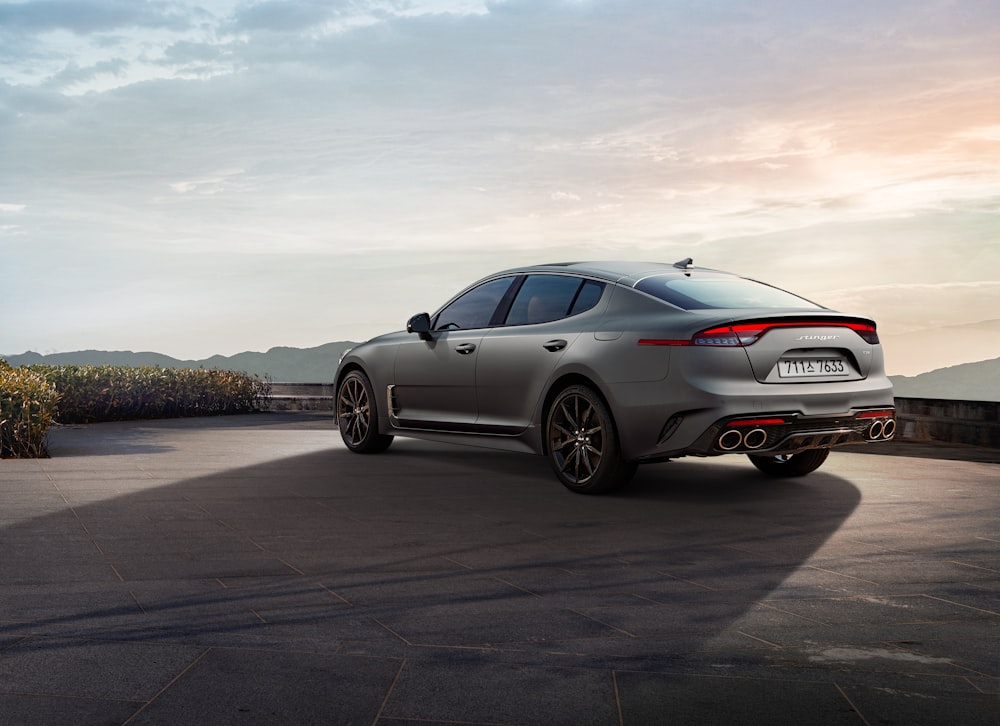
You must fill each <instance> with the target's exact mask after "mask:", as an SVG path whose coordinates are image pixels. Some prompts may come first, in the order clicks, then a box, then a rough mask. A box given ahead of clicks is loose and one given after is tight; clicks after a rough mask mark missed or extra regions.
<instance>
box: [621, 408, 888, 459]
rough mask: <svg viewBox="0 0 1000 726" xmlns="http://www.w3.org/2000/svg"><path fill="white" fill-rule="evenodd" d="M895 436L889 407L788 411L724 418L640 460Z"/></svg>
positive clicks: (777, 450) (768, 451) (783, 450)
mask: <svg viewBox="0 0 1000 726" xmlns="http://www.w3.org/2000/svg"><path fill="white" fill-rule="evenodd" d="M680 423H681V422H680V421H679V422H678V425H680ZM895 432H896V411H895V408H894V407H892V406H879V407H872V408H863V409H852V410H851V411H849V412H847V413H844V414H842V415H836V416H829V415H822V416H806V415H803V414H801V413H787V412H782V413H764V414H760V413H755V414H753V415H750V416H727V417H725V418H723V419H720V420H718V421H716V422H715V423H713V424H712V425H711V426H709V427H708V428H707V429H705V431H704V432H703V433H702V434H701V435H700V436H699V437H698V438H697V439H696V440H695V441H694V442H693V443H692V444H691V445H690V446H688V447H685V448H684V449H681V450H675V451H670V452H658V453H656V454H652V455H648V456H643V457H640V459H639V460H640V461H656V460H663V459H669V458H677V457H680V456H719V455H722V454H754V455H763V456H778V455H783V454H794V453H797V452H800V451H805V450H806V449H828V448H833V447H835V446H846V445H848V444H864V443H879V442H885V441H890V440H891V439H892V438H893V436H894V435H895Z"/></svg>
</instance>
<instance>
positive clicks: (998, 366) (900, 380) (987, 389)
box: [889, 358, 1000, 401]
mask: <svg viewBox="0 0 1000 726" xmlns="http://www.w3.org/2000/svg"><path fill="white" fill-rule="evenodd" d="M889 378H890V380H891V381H892V388H893V393H894V394H895V395H896V396H899V397H900V398H945V399H952V400H957V401H1000V358H994V359H993V360H984V361H979V362H978V363H963V364H962V365H957V366H951V367H949V368H941V369H939V370H936V371H930V372H928V373H921V374H920V375H919V376H912V377H910V376H890V377H889Z"/></svg>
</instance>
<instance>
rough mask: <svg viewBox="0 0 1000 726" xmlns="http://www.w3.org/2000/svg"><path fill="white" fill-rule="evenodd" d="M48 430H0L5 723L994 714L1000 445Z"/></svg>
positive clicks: (288, 420)
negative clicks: (824, 450) (631, 445)
mask: <svg viewBox="0 0 1000 726" xmlns="http://www.w3.org/2000/svg"><path fill="white" fill-rule="evenodd" d="M50 444H51V451H52V458H50V459H45V460H35V461H23V460H20V461H11V460H5V461H2V462H0V723H2V724H12V725H13V724H17V725H18V726H20V725H22V724H126V723H127V724H171V725H174V724H230V723H232V724H378V725H380V726H389V725H395V724H398V725H399V726H404V725H405V726H416V725H419V724H480V725H485V724H503V725H512V724H545V725H551V724H570V725H576V724H610V725H614V724H619V725H621V724H628V725H634V724H714V723H718V724H761V723H766V724H786V723H787V724H809V723H816V724H827V723H830V724H841V723H843V724H869V725H871V726H874V725H875V724H944V723H962V724H1000V700H998V698H1000V486H998V484H1000V467H998V466H997V465H996V464H994V463H986V462H985V461H968V460H966V461H962V460H940V459H937V458H925V455H926V452H921V451H917V450H910V451H908V452H905V454H906V455H898V456H878V455H871V454H868V453H855V452H837V453H835V454H834V455H833V456H831V458H830V459H829V460H828V462H827V464H826V465H825V466H824V468H823V469H821V470H820V471H818V472H816V473H815V474H813V475H811V476H809V477H806V478H804V479H801V480H796V481H774V480H769V479H766V478H764V477H763V476H761V475H759V474H758V473H757V471H756V470H755V469H754V468H753V467H752V466H750V465H749V463H748V462H746V461H745V460H742V459H739V458H735V457H723V458H720V459H713V460H688V459H685V460H680V461H675V462H669V463H666V464H659V465H655V466H649V467H646V468H643V469H641V470H640V473H639V475H638V477H637V478H636V480H635V482H634V483H633V485H632V487H631V488H629V489H627V490H626V491H625V492H623V493H621V494H619V495H616V496H611V497H585V496H577V495H573V494H571V493H569V492H567V491H565V490H564V489H563V488H562V487H561V486H560V485H559V484H558V483H557V482H556V481H555V479H553V478H552V477H551V475H550V474H549V471H548V468H547V464H546V463H545V461H544V460H543V459H541V458H536V457H530V456H525V455H517V454H504V453H495V452H489V451H484V450H479V449H473V448H464V447H452V446H444V445H436V444H430V443H424V442H416V441H404V440H397V441H396V442H395V443H394V444H393V447H392V448H391V449H390V450H389V452H387V453H386V454H385V455H382V456H377V457H361V456H356V455H352V454H350V453H349V452H347V451H346V450H345V449H344V448H343V447H342V446H341V445H340V442H339V438H338V437H337V434H336V433H335V431H334V430H333V427H332V424H331V422H330V420H329V418H328V415H318V414H312V413H305V412H303V413H276V414H262V415H258V416H239V417H231V418H215V419H186V420H174V421H157V422H134V423H121V424H100V425H93V426H84V427H73V428H65V429H61V430H58V431H56V432H55V433H54V434H53V435H52V437H51V442H50ZM931 456H933V452H931ZM986 461H988V458H987V460H986Z"/></svg>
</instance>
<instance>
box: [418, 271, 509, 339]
mask: <svg viewBox="0 0 1000 726" xmlns="http://www.w3.org/2000/svg"><path fill="white" fill-rule="evenodd" d="M513 281H514V278H513V277H501V278H500V279H499V280H491V281H490V282H485V283H483V284H482V285H480V286H479V287H476V288H473V289H472V290H469V291H468V292H467V293H465V294H464V295H462V296H461V297H460V298H458V299H457V300H454V301H453V302H452V303H451V304H450V305H448V307H446V308H445V309H444V310H442V311H441V312H440V313H438V316H437V321H436V322H435V324H434V329H435V330H472V329H474V328H487V327H489V325H490V321H491V319H492V318H493V313H494V312H496V309H497V306H498V305H499V304H500V301H501V300H502V299H503V296H504V293H505V292H507V289H508V288H509V287H510V284H511V282H513Z"/></svg>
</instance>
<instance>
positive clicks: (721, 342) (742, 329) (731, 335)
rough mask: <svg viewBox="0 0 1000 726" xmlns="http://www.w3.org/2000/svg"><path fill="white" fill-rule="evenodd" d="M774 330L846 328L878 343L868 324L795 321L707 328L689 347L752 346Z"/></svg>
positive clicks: (696, 335)
mask: <svg viewBox="0 0 1000 726" xmlns="http://www.w3.org/2000/svg"><path fill="white" fill-rule="evenodd" d="M775 328H785V329H788V328H847V329H848V330H853V331H854V332H855V333H857V334H858V335H860V336H861V337H862V338H863V339H864V340H865V341H866V342H867V343H870V344H872V345H875V344H876V343H878V334H877V333H876V332H875V326H874V325H872V324H870V323H852V322H849V321H846V320H845V321H831V320H795V321H787V322H760V323H740V324H739V325H724V326H721V327H718V328H709V329H708V330H703V331H701V332H700V333H696V334H695V335H694V336H692V338H691V345H710V346H720V347H739V346H743V347H745V346H748V345H753V344H754V343H756V342H757V341H758V340H760V339H761V338H762V337H763V336H764V335H765V334H766V333H767V332H768V331H770V330H773V329H775Z"/></svg>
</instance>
